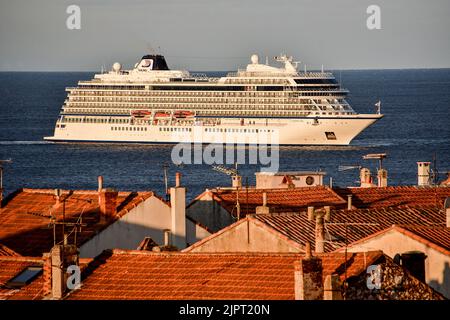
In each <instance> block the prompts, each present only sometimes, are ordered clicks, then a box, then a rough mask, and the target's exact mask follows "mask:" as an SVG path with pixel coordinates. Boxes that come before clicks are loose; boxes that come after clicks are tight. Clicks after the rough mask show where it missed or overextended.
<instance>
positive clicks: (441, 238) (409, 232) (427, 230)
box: [352, 225, 450, 256]
mask: <svg viewBox="0 0 450 320" xmlns="http://www.w3.org/2000/svg"><path fill="white" fill-rule="evenodd" d="M392 230H395V231H398V232H400V233H402V234H404V235H406V236H408V237H411V238H413V239H415V240H417V241H419V242H422V243H423V244H425V245H427V246H429V247H431V248H433V249H435V250H437V251H440V252H442V253H443V254H445V255H448V256H450V228H447V227H446V226H417V225H393V226H391V227H390V228H386V229H383V230H381V231H379V232H377V233H374V234H372V235H370V236H368V237H366V238H363V239H360V240H358V241H356V242H354V243H352V245H357V244H359V243H361V242H365V241H367V240H369V239H371V238H375V237H378V236H380V235H383V234H385V233H388V232H391V231H392Z"/></svg>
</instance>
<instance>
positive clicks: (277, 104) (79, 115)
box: [45, 54, 382, 145]
mask: <svg viewBox="0 0 450 320" xmlns="http://www.w3.org/2000/svg"><path fill="white" fill-rule="evenodd" d="M274 59H275V60H276V61H277V62H278V63H280V64H281V67H274V66H270V65H268V64H267V63H266V64H261V63H259V59H258V56H257V55H252V57H251V63H250V64H249V65H248V66H247V67H246V69H244V70H238V71H237V72H232V73H228V74H227V75H226V76H224V77H215V78H214V77H207V76H204V75H198V74H191V73H189V72H188V71H182V70H170V69H169V67H168V65H167V63H166V60H165V58H164V56H162V55H156V54H153V55H145V56H143V57H142V59H141V60H140V61H139V62H138V63H137V64H136V65H135V66H134V68H133V69H131V70H122V67H121V65H120V64H119V63H117V62H116V63H114V64H113V66H112V70H111V71H110V72H107V73H101V74H96V75H95V76H94V78H93V79H92V80H89V81H80V82H79V83H78V86H77V87H73V88H67V89H66V90H67V91H68V96H67V99H66V100H65V101H64V104H63V107H62V109H61V112H60V115H59V118H58V120H57V122H56V126H55V131H54V135H53V136H52V137H46V138H45V139H46V140H51V141H79V142H135V143H179V142H186V143H237V144H258V143H263V142H264V141H267V139H269V141H267V142H268V143H276V144H280V145H348V144H349V143H350V142H351V141H352V139H353V138H354V137H356V136H357V135H358V134H359V133H360V132H361V131H363V130H364V129H365V128H367V127H368V126H370V125H371V124H373V123H374V122H375V121H377V120H378V119H380V118H381V117H382V115H381V114H379V113H377V114H357V113H356V112H355V111H354V110H353V109H352V107H351V106H350V105H349V104H348V103H347V102H346V100H345V98H346V96H347V94H348V90H346V89H343V88H341V86H340V85H339V84H338V83H337V81H336V79H335V78H334V76H333V75H332V74H331V73H328V72H307V71H305V72H299V71H298V70H297V67H298V63H297V62H294V61H293V59H292V57H288V56H286V55H280V56H277V57H275V58H274Z"/></svg>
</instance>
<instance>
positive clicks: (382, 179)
mask: <svg viewBox="0 0 450 320" xmlns="http://www.w3.org/2000/svg"><path fill="white" fill-rule="evenodd" d="M377 179H378V187H387V170H386V169H379V170H378V176H377Z"/></svg>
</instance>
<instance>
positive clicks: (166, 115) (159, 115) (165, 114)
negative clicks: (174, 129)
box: [154, 112, 170, 119]
mask: <svg viewBox="0 0 450 320" xmlns="http://www.w3.org/2000/svg"><path fill="white" fill-rule="evenodd" d="M154 118H155V119H156V118H159V119H167V118H170V113H169V112H155V116H154Z"/></svg>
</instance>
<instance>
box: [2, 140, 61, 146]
mask: <svg viewBox="0 0 450 320" xmlns="http://www.w3.org/2000/svg"><path fill="white" fill-rule="evenodd" d="M51 143H52V142H50V141H0V145H7V146H8V145H33V144H51Z"/></svg>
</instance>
